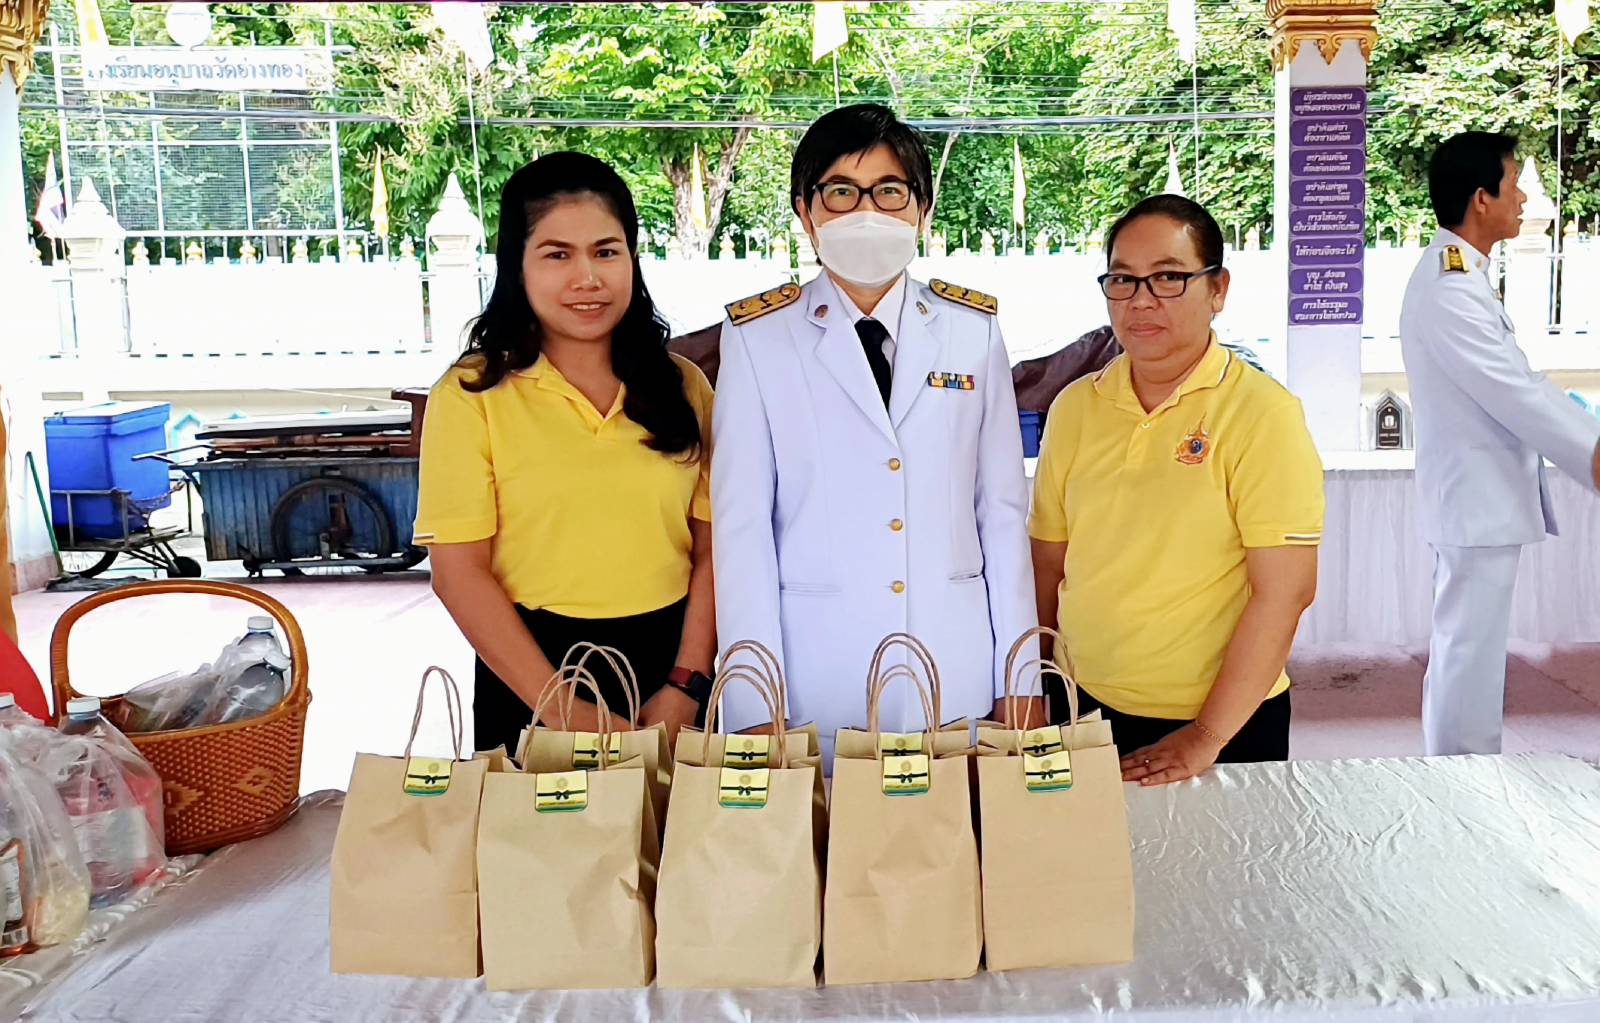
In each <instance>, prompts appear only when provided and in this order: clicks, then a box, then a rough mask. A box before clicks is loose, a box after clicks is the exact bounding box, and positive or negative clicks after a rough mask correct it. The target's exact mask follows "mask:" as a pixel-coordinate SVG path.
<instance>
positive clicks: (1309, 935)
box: [0, 755, 1600, 1023]
mask: <svg viewBox="0 0 1600 1023" xmlns="http://www.w3.org/2000/svg"><path fill="white" fill-rule="evenodd" d="M1127 794H1128V809H1129V821H1130V826H1131V829H1132V838H1133V862H1134V874H1135V885H1136V891H1137V901H1138V939H1137V943H1138V949H1139V955H1138V959H1137V961H1136V962H1134V963H1131V964H1128V965H1122V966H1106V967H1093V968H1080V969H1067V970H1038V971H1022V972H1016V973H1010V974H980V975H979V976H978V977H977V978H975V979H972V980H968V981H960V982H949V983H930V984H908V985H898V986H878V987H857V988H851V987H843V988H822V989H817V990H804V991H748V992H726V991H721V992H687V993H686V992H663V991H659V990H654V989H650V990H642V991H605V992H570V993H568V992H529V993H525V994H489V993H487V992H486V991H485V990H484V988H483V984H482V982H481V981H470V982H467V981H442V980H414V979H404V978H388V977H343V976H333V975H332V974H330V973H329V970H328V930H327V928H328V869H327V867H328V856H329V851H330V848H331V845H332V842H333V835H334V830H335V827H336V826H337V822H338V816H339V807H340V805H341V802H340V801H341V798H342V797H341V795H340V794H338V793H320V794H318V795H315V796H311V797H308V799H307V801H306V803H305V805H304V807H303V809H302V811H301V812H300V813H299V814H298V815H297V816H296V817H295V818H294V819H293V820H292V821H291V822H290V823H289V824H288V825H286V826H285V827H284V828H283V830H281V831H279V832H278V833H277V834H274V835H271V836H268V837H267V838H264V839H260V840H258V841H255V842H251V843H247V844H244V845H240V846H235V847H233V848H232V849H228V850H224V851H223V852H221V853H219V854H217V855H216V856H214V857H213V858H212V859H211V860H210V861H209V862H207V863H206V864H205V865H204V866H202V867H201V868H200V869H199V870H197V871H195V872H194V873H192V874H190V875H189V876H188V877H187V878H185V879H184V880H183V881H182V882H181V883H179V884H176V885H173V886H171V887H169V888H168V889H166V890H164V891H162V892H161V893H159V894H158V896H157V897H156V898H155V899H154V900H153V902H152V903H151V904H150V905H149V906H148V907H146V908H144V909H142V910H140V911H139V912H137V913H135V914H133V915H132V916H131V917H129V918H128V919H126V920H124V921H122V922H121V923H120V925H119V926H118V927H117V928H116V929H114V930H113V931H112V932H111V934H110V935H109V936H108V937H106V938H105V939H104V941H103V942H101V943H100V944H99V945H98V946H97V947H94V948H92V949H89V950H87V951H80V952H78V953H77V954H75V955H72V956H70V957H67V959H66V961H59V959H58V961H56V962H54V963H53V965H50V966H49V968H48V969H47V970H45V971H43V974H44V975H43V976H41V977H39V978H37V979H38V981H39V982H38V983H37V985H36V986H33V987H31V988H30V987H28V986H26V983H25V982H16V978H15V977H13V978H12V979H13V982H14V983H12V984H10V985H7V986H5V987H0V1019H15V1018H18V1017H17V1014H18V1012H21V1013H22V1016H23V1018H26V1019H29V1020H40V1021H67V1020H73V1021H82V1020H117V1021H120V1023H144V1021H150V1023H156V1021H161V1023H166V1021H169V1020H186V1021H187V1020H194V1021H208V1023H209V1021H224V1020H225V1021H229V1023H250V1021H257V1020H260V1021H273V1023H280V1021H287V1020H293V1021H307V1023H310V1021H330V1023H332V1021H337V1023H355V1021H361V1020H374V1021H378V1020H383V1021H388V1020H440V1021H443V1020H449V1021H452V1023H469V1021H480V1020H483V1021H487V1020H510V1019H519V1020H556V1019H560V1020H580V1019H581V1020H597V1021H606V1023H617V1021H624V1020H641V1021H643V1020H652V1019H654V1020H684V1021H696V1023H699V1021H710V1020H793V1021H801V1020H816V1021H825V1020H862V1021H865V1020H882V1019H895V1020H1087V1019H1102V1018H1111V1019H1115V1020H1119V1021H1120V1020H1128V1021H1144V1023H1155V1021H1162V1023H1173V1021H1179V1020H1197V1021H1207V1023H1210V1021H1222V1020H1228V1021H1239V1020H1269V1019H1270V1020H1274V1021H1284V1020H1304V1021H1312V1020H1315V1021H1316V1023H1353V1021H1363V1023H1365V1021H1375V1020H1383V1021H1400V1020H1404V1021H1407V1023H1417V1021H1432V1020H1448V1021H1451V1023H1459V1021H1474V1023H1477V1021H1482V1023H1490V1021H1493V1023H1508V1021H1510V1023H1515V1021H1535V1020H1537V1021H1540V1023H1551V1021H1555V1023H1566V1021H1584V1023H1592V1021H1594V1020H1596V1019H1600V770H1597V769H1596V768H1595V767H1594V766H1592V765H1589V764H1585V763H1583V762H1581V761H1577V760H1572V759H1568V758H1563V757H1555V756H1550V755H1527V756H1517V757H1506V758H1500V757H1465V758H1450V759H1433V760H1373V761H1332V762H1327V761H1324V762H1313V761H1307V762H1296V763H1289V764H1276V765H1251V766H1239V767H1223V768H1218V769H1216V770H1214V771H1213V772H1211V773H1210V774H1209V775H1207V776H1206V777H1205V778H1203V779H1200V780H1198V781H1194V782H1190V783H1185V784H1182V785H1177V786H1172V787H1168V788H1161V789H1139V788H1137V787H1132V788H1129V789H1127ZM668 840H669V841H670V837H669V839H668ZM1039 883H1041V884H1071V883H1072V880H1071V878H1040V879H1039ZM537 925H538V924H537V921H533V920H530V921H529V926H530V927H532V926H537ZM1050 925H1051V921H1041V926H1050ZM419 937H420V936H419ZM34 958H35V957H24V958H23V959H22V960H20V961H12V962H10V963H8V964H6V965H5V966H3V967H0V974H6V973H14V972H16V971H25V970H28V969H30V963H29V960H30V959H34ZM7 1009H9V1012H8V1011H7Z"/></svg>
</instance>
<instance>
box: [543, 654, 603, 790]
mask: <svg viewBox="0 0 1600 1023" xmlns="http://www.w3.org/2000/svg"><path fill="white" fill-rule="evenodd" d="M580 685H581V686H583V687H585V688H586V689H588V690H589V692H591V693H593V694H594V707H595V717H596V718H597V725H598V727H599V729H600V730H599V732H598V733H597V735H596V738H597V739H598V740H599V746H598V749H599V751H600V756H599V757H598V759H599V761H600V763H599V765H598V766H599V768H600V770H602V771H604V770H605V769H606V768H608V767H610V766H611V757H610V755H609V752H610V749H611V736H612V732H613V729H612V725H611V708H610V707H608V706H606V699H605V697H603V696H601V695H600V683H598V682H596V681H595V677H594V676H593V675H591V674H590V673H589V669H588V668H579V667H569V668H566V669H565V670H564V672H563V673H558V677H557V678H555V679H552V680H551V681H550V683H549V684H548V685H546V686H545V688H544V692H543V693H542V694H540V696H539V703H538V706H536V707H534V708H533V721H532V722H531V723H529V725H528V730H529V731H530V732H536V731H538V730H539V715H541V714H543V713H544V708H545V704H547V703H549V702H550V701H551V700H554V699H556V698H557V697H558V696H560V695H561V694H563V693H565V692H569V691H571V690H574V689H576V688H577V687H578V686H580Z"/></svg>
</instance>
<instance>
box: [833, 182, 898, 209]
mask: <svg viewBox="0 0 1600 1023" xmlns="http://www.w3.org/2000/svg"><path fill="white" fill-rule="evenodd" d="M812 191H814V192H817V193H819V194H821V196H822V208H823V209H825V210H827V211H828V212H829V213H849V212H851V211H852V210H854V209H855V208H856V207H857V206H860V205H861V197H862V196H864V195H871V196H872V204H873V205H874V206H876V207H878V209H880V210H883V211H884V212H885V213H899V212H900V211H901V210H903V209H905V208H906V207H907V206H910V205H911V185H910V183H909V182H905V181H901V180H899V179H898V178H890V179H889V180H887V181H880V182H878V183H877V184H876V185H873V186H872V187H871V188H862V187H861V186H860V185H855V184H851V183H850V182H848V181H824V182H822V184H820V185H817V186H816V187H815V188H813V189H812Z"/></svg>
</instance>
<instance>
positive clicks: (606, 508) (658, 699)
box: [416, 153, 716, 749]
mask: <svg viewBox="0 0 1600 1023" xmlns="http://www.w3.org/2000/svg"><path fill="white" fill-rule="evenodd" d="M638 237H639V218H638V214H637V213H636V211H635V208H634V204H633V197H632V195H631V194H630V193H629V191H628V188H627V186H626V185H625V184H624V183H623V181H622V179H621V178H620V177H619V176H618V175H617V173H616V172H615V171H614V170H612V169H611V168H610V167H609V166H607V165H606V164H605V163H603V162H601V161H600V160H596V159H594V158H593V157H590V156H585V155H583V154H581V153H554V154H551V155H549V156H546V157H543V158H542V159H539V160H535V161H534V162H533V163H530V164H528V165H527V166H526V167H523V168H521V169H520V170H518V171H517V172H516V173H515V174H513V175H512V176H511V178H510V180H509V181H507V182H506V185H505V189H504V191H503V193H502V195H501V204H500V229H499V238H498V241H497V244H496V247H495V256H496V259H497V262H498V266H499V274H498V276H497V277H496V280H495V285H494V291H493V294H491V295H490V297H489V302H488V304H487V306H486V307H485V309H484V312H483V315H482V316H481V317H479V318H478V319H477V320H476V321H475V322H474V323H473V326H472V328H471V332H470V341H469V343H468V346H467V350H466V353H465V354H464V355H463V356H462V358H461V359H460V361H458V362H457V364H456V365H455V366H454V367H453V368H452V369H451V370H450V371H449V372H448V373H446V374H445V375H444V378H443V379H441V380H440V381H439V383H438V384H437V385H436V386H435V387H434V388H433V391H432V393H431V394H430V395H429V398H428V411H427V419H426V422H425V425H424V427H423V434H422V480H421V488H420V493H419V495H418V508H417V521H416V538H417V542H418V543H421V544H426V545H428V546H429V548H430V554H431V556H432V564H433V588H434V591H435V592H436V593H437V594H438V595H439V598H440V599H441V600H442V601H443V602H444V605H445V607H446V608H447V609H448V610H449V611H450V614H451V616H452V617H453V618H454V619H455V621H456V624H457V625H458V626H460V628H461V631H462V632H463V633H465V634H466V637H467V639H468V641H469V642H471V644H472V646H473V649H474V650H475V651H476V652H477V655H478V662H477V672H476V679H475V682H476V688H475V693H474V697H473V710H474V720H475V739H476V742H477V746H478V748H479V749H490V748H492V747H494V746H498V745H500V744H501V743H505V744H506V745H507V746H508V747H510V746H511V745H512V744H514V743H515V741H516V738H517V735H518V732H519V731H520V730H521V729H522V728H523V727H525V726H526V725H527V724H528V722H529V720H530V718H531V711H530V708H531V707H532V706H534V705H535V704H536V703H537V702H538V698H539V694H540V692H541V690H542V688H543V687H544V685H545V684H546V682H548V680H549V678H550V676H551V674H552V673H553V671H554V668H553V667H552V665H553V664H555V663H559V662H560V660H561V659H562V657H563V656H564V655H565V654H566V652H567V650H568V649H569V648H570V647H571V646H572V645H573V644H574V643H576V642H578V641H580V640H589V641H591V642H595V643H602V644H605V645H608V646H614V647H617V648H619V649H620V650H621V651H622V652H623V653H624V654H625V655H627V657H628V660H629V661H630V662H631V664H632V666H633V668H634V670H635V672H636V673H637V675H638V677H639V682H640V687H641V689H642V690H643V696H644V698H645V701H646V702H645V705H644V711H643V715H642V717H643V720H644V723H646V724H650V723H654V722H656V721H665V722H667V723H668V725H669V726H670V727H672V728H676V727H677V726H679V725H682V724H685V723H689V722H692V721H694V720H695V719H696V718H697V716H698V715H699V712H700V710H701V702H702V701H703V700H704V698H705V696H706V694H707V690H708V688H709V683H708V680H707V679H706V678H705V675H706V673H708V672H709V671H710V670H711V667H712V657H713V654H714V650H715V646H716V636H715V624H714V623H715V610H714V608H713V605H712V591H711V525H710V518H711V508H710V496H709V489H708V474H709V470H708V467H709V465H710V452H709V450H707V441H706V438H708V437H709V436H710V425H711V385H710V384H709V383H708V382H707V381H706V378H705V376H704V375H703V374H702V373H701V372H700V370H699V369H698V368H697V367H696V366H695V365H694V364H693V363H691V362H689V361H688V360H687V359H683V358H680V357H678V356H676V355H671V354H669V353H668V352H667V349H666V342H667V324H666V322H665V320H663V319H662V318H661V316H660V315H659V314H658V313H657V312H656V309H655V305H654V304H653V302H652V301H651V298H650V293H649V291H647V290H646V288H645V283H644V278H643V276H642V275H641V274H640V269H639V261H638ZM590 663H591V665H593V664H594V662H593V661H591V662H590ZM595 667H596V674H597V676H598V677H599V681H600V684H601V689H602V692H603V694H604V696H605V698H606V702H607V704H608V705H609V706H611V707H612V708H613V709H614V710H616V711H618V712H621V711H623V709H624V708H625V706H626V704H625V702H624V699H623V694H622V690H621V687H620V682H619V681H618V679H617V678H616V676H615V675H614V674H613V673H612V672H611V671H610V670H609V668H607V667H605V666H604V665H596V666H595ZM551 713H554V712H551V711H547V716H549V715H550V714H551ZM571 723H572V725H573V727H577V728H586V729H591V730H592V729H593V728H594V727H595V709H594V706H593V704H592V703H580V704H578V705H576V706H575V707H574V711H573V716H572V718H571Z"/></svg>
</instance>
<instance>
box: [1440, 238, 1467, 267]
mask: <svg viewBox="0 0 1600 1023" xmlns="http://www.w3.org/2000/svg"><path fill="white" fill-rule="evenodd" d="M1439 255H1440V257H1441V261H1442V262H1443V263H1444V268H1445V269H1446V270H1449V271H1453V272H1455V273H1463V274H1464V273H1466V272H1467V261H1466V259H1465V258H1463V257H1462V255H1461V246H1459V245H1446V246H1445V247H1444V251H1443V252H1441V253H1440V254H1439Z"/></svg>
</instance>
